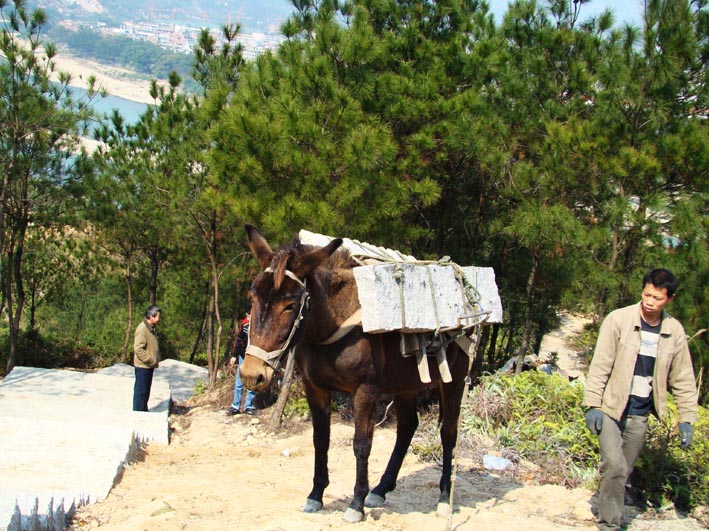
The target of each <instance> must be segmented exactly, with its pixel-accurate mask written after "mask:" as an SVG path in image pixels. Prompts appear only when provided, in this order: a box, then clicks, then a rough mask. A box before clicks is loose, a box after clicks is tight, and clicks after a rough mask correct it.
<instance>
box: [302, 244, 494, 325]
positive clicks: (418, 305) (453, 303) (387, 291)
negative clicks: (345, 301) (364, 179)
mask: <svg viewBox="0 0 709 531" xmlns="http://www.w3.org/2000/svg"><path fill="white" fill-rule="evenodd" d="M299 237H300V239H301V241H302V242H303V243H306V244H310V245H318V246H324V245H327V243H328V242H329V241H331V240H332V237H330V236H324V235H321V234H315V233H312V232H309V231H305V230H302V231H300V234H299ZM342 246H343V247H345V248H346V249H347V250H349V251H350V253H351V254H352V256H353V257H355V259H357V260H358V261H359V262H360V263H361V264H362V265H361V266H358V267H355V268H354V270H353V272H354V276H355V280H356V281H357V292H358V296H359V301H360V305H361V307H362V328H363V329H364V331H365V332H371V333H379V332H389V331H395V330H396V331H402V332H406V333H418V332H428V331H433V330H445V329H459V328H465V327H468V326H472V325H475V324H477V323H478V322H479V321H481V320H483V319H484V320H485V323H501V322H502V303H501V301H500V296H499V293H498V290H497V284H496V282H495V272H494V270H493V269H492V268H491V267H474V266H468V267H459V266H457V265H456V264H453V263H450V262H446V261H441V262H422V261H418V260H416V258H414V257H412V256H409V255H405V254H402V253H400V252H398V251H394V250H392V249H385V248H382V247H376V246H373V245H371V244H367V243H362V242H358V241H356V240H350V239H348V238H343V243H342ZM461 275H462V276H461ZM463 277H464V279H463ZM466 282H467V285H468V287H469V288H472V289H468V288H466V285H465V284H466Z"/></svg>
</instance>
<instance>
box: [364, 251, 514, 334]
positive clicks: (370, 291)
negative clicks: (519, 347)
mask: <svg viewBox="0 0 709 531" xmlns="http://www.w3.org/2000/svg"><path fill="white" fill-rule="evenodd" d="M464 273H465V275H466V277H467V278H468V281H469V282H470V283H471V284H472V285H473V287H474V288H475V290H476V291H477V292H478V294H479V295H480V300H479V306H478V307H474V306H472V305H471V303H470V301H469V299H468V298H467V296H466V294H465V292H464V288H463V286H462V285H461V282H460V281H459V280H458V279H457V278H456V268H455V267H453V266H450V265H438V264H427V265H420V264H409V263H399V264H378V265H369V266H361V267H356V268H354V276H355V279H356V281H357V292H358V295H359V301H360V305H361V307H362V327H363V329H364V331H365V332H372V333H379V332H388V331H394V330H400V331H403V332H411V333H416V332H424V331H430V330H439V329H451V328H461V327H464V326H467V325H471V324H475V323H476V322H477V321H478V320H480V318H481V317H482V316H481V313H484V312H490V315H489V316H488V321H489V319H490V318H492V319H496V318H498V316H499V317H501V304H500V303H499V300H500V299H499V295H498V294H497V286H496V285H495V279H494V273H493V271H492V269H491V268H475V267H469V268H466V270H465V271H464ZM399 279H401V280H399ZM483 293H484V296H483ZM492 322H499V321H492Z"/></svg>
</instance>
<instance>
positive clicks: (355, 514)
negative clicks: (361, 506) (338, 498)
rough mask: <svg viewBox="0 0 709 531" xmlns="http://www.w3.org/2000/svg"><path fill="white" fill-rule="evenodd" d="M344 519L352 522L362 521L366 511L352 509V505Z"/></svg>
mask: <svg viewBox="0 0 709 531" xmlns="http://www.w3.org/2000/svg"><path fill="white" fill-rule="evenodd" d="M342 519H343V520H344V521H345V522H348V523H350V524H356V523H357V522H361V521H362V520H364V513H361V512H359V511H356V510H354V509H352V508H351V507H348V508H347V510H346V511H345V514H344V516H343V517H342Z"/></svg>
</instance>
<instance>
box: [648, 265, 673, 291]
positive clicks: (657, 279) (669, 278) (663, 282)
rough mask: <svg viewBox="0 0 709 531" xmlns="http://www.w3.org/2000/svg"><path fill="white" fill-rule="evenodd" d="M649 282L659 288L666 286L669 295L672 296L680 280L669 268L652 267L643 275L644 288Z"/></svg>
mask: <svg viewBox="0 0 709 531" xmlns="http://www.w3.org/2000/svg"><path fill="white" fill-rule="evenodd" d="M648 284H652V285H653V286H655V287H656V288H657V289H662V288H665V289H666V290H667V296H668V297H672V296H673V295H674V294H675V291H677V286H678V285H679V280H677V277H676V276H674V274H672V272H671V271H669V270H667V269H661V268H660V269H651V270H650V271H648V272H647V273H645V276H644V277H643V288H645V286H647V285H648Z"/></svg>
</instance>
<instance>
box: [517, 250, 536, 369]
mask: <svg viewBox="0 0 709 531" xmlns="http://www.w3.org/2000/svg"><path fill="white" fill-rule="evenodd" d="M538 267H539V254H538V253H537V252H535V253H533V254H532V270H531V271H530V272H529V277H528V278H527V296H526V300H525V306H526V307H525V309H524V333H523V334H522V346H521V347H520V349H519V351H518V352H517V366H516V367H515V374H519V373H521V372H522V366H523V365H524V356H525V354H526V352H527V348H528V347H529V336H530V335H531V331H532V302H533V300H534V283H535V279H536V276H537V268H538Z"/></svg>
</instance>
